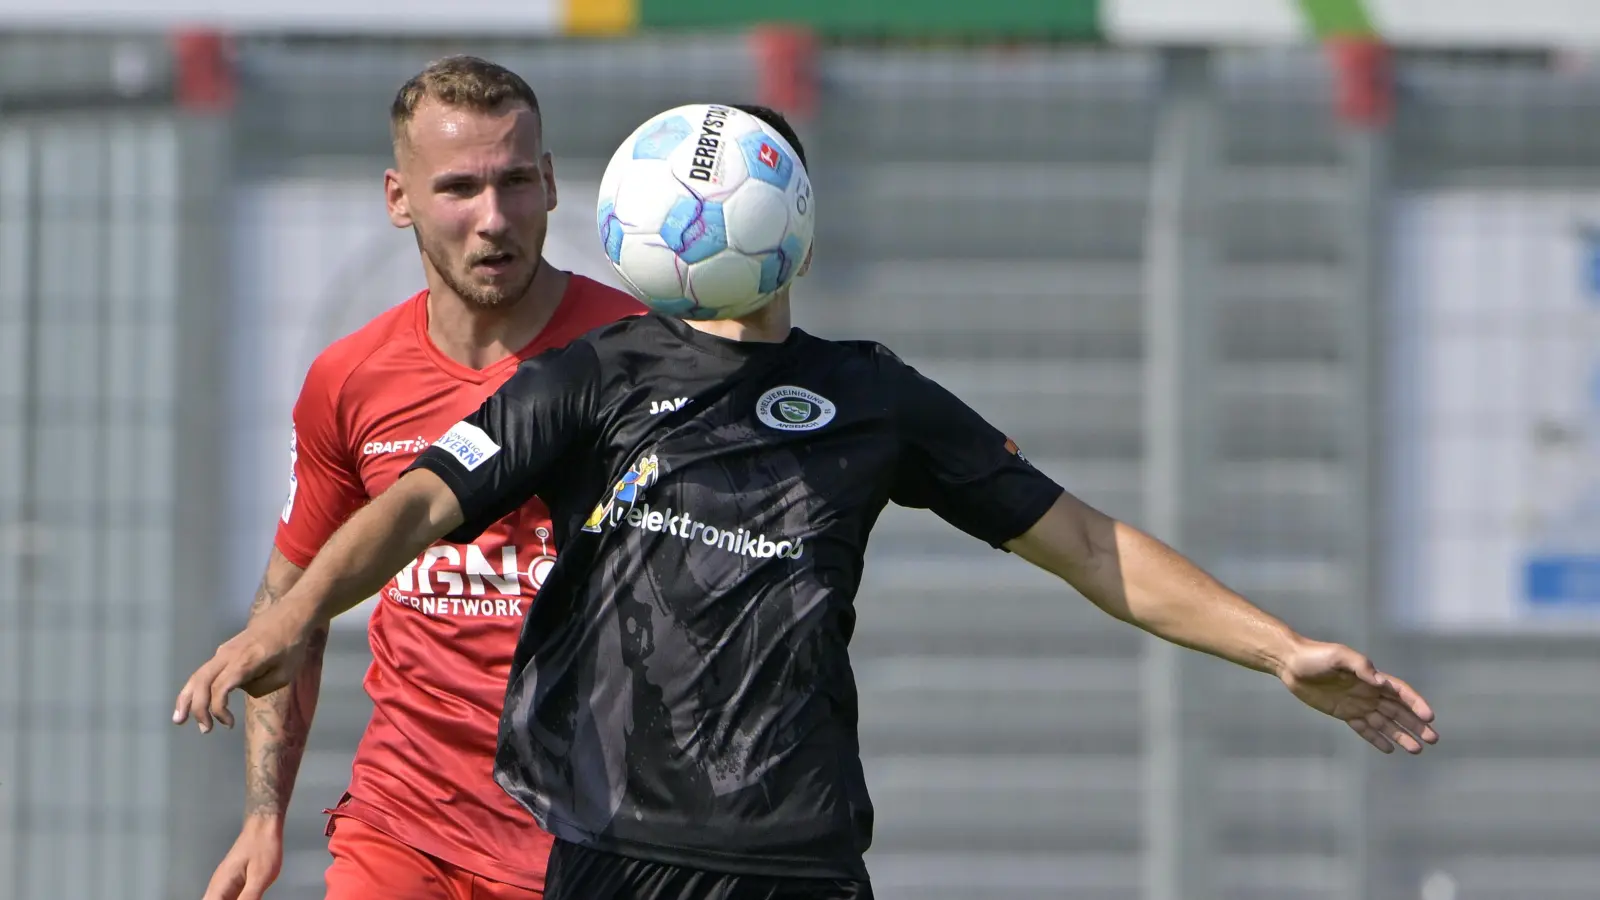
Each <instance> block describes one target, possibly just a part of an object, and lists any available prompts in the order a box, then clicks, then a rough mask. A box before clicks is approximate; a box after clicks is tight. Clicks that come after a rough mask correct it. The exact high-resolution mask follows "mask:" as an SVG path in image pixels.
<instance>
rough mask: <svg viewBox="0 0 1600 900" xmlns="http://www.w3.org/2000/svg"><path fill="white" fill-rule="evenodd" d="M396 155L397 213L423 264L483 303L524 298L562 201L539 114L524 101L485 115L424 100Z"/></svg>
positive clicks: (393, 197)
mask: <svg viewBox="0 0 1600 900" xmlns="http://www.w3.org/2000/svg"><path fill="white" fill-rule="evenodd" d="M395 156H396V159H395V164H396V168H395V169H391V170H389V171H388V172H386V173H385V176H384V183H385V184H384V186H385V192H386V194H387V195H388V200H389V219H390V221H392V222H393V223H394V224H395V225H396V227H400V228H406V227H409V228H411V229H413V231H414V232H415V233H416V236H417V246H418V247H419V248H421V250H422V255H423V264H424V265H425V266H428V267H429V268H431V269H433V270H434V271H436V272H437V273H438V275H439V277H440V278H441V279H443V281H444V283H445V284H446V285H447V286H449V288H450V289H451V290H453V291H455V292H456V294H458V295H459V296H460V297H461V298H462V299H463V300H465V301H466V302H468V303H470V304H472V305H474V306H478V307H480V308H484V309H493V308H496V307H503V306H506V305H509V304H511V303H515V302H516V301H518V300H520V299H521V298H522V297H523V295H525V294H526V293H527V292H528V288H529V286H530V285H531V284H532V283H533V277H534V274H535V273H536V272H537V271H538V268H539V257H540V254H541V253H543V252H544V239H545V233H546V232H547V230H548V229H549V224H550V211H551V210H553V209H555V207H556V185H555V175H554V172H553V170H552V167H551V164H550V156H549V155H548V154H546V153H545V152H544V148H543V144H542V140H541V134H540V123H539V117H538V116H537V115H536V114H535V113H534V112H533V111H532V110H531V109H529V108H528V107H527V106H526V105H525V104H522V103H506V104H504V105H502V106H501V107H500V108H499V109H496V110H494V111H493V112H475V111H472V110H467V109H459V108H455V107H449V106H445V105H443V104H440V103H438V102H435V101H433V100H424V101H423V102H422V104H421V105H420V106H418V107H417V110H416V113H415V114H414V115H413V117H412V119H411V122H410V123H409V124H407V126H406V131H405V136H404V138H403V139H402V140H400V141H399V142H398V143H397V146H396V150H395Z"/></svg>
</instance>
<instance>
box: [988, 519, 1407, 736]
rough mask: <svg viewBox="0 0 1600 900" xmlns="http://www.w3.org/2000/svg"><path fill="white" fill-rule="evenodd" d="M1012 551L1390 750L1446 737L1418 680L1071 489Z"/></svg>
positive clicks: (1120, 613) (1104, 605)
mask: <svg viewBox="0 0 1600 900" xmlns="http://www.w3.org/2000/svg"><path fill="white" fill-rule="evenodd" d="M1005 546H1006V549H1008V550H1011V551H1012V552H1014V553H1016V554H1017V555H1018V556H1021V557H1022V558H1023V559H1026V560H1027V561H1029V562H1031V563H1033V564H1034V565H1036V566H1038V567H1040V568H1041V569H1044V570H1046V571H1048V572H1051V573H1053V574H1055V575H1056V576H1058V577H1060V578H1061V579H1062V580H1064V581H1066V582H1067V583H1068V584H1070V585H1072V586H1073V587H1074V588H1076V589H1077V590H1078V591H1079V592H1080V593H1082V594H1083V595H1084V596H1085V597H1087V598H1089V600H1090V601H1091V602H1093V603H1094V604H1095V605H1096V606H1098V607H1100V608H1101V609H1103V610H1105V611H1106V612H1107V613H1109V614H1110V615H1112V616H1115V617H1116V618H1118V619H1121V620H1122V621H1124V622H1128V623H1130V624H1132V625H1137V626H1138V627H1140V628H1142V629H1144V630H1145V631H1148V632H1150V633H1151V634H1153V635H1155V636H1157V637H1159V638H1163V639H1165V640H1168V641H1171V642H1173V643H1175V644H1179V645H1182V646H1184V647H1188V648H1190V649H1193V650H1199V651H1202V652H1204V653H1209V654H1211V655H1213V656H1217V657H1220V658H1222V659H1225V660H1228V661H1229V662H1233V663H1236V664H1238V665H1241V666H1245V667H1248V668H1251V669H1255V670H1256V671H1259V672H1266V673H1269V674H1272V675H1275V676H1277V677H1278V678H1279V679H1280V680H1282V681H1283V683H1284V684H1285V685H1286V686H1287V687H1288V688H1289V689H1290V690H1291V691H1292V692H1293V693H1294V694H1295V696H1296V697H1299V698H1300V700H1301V701H1302V702H1304V703H1306V704H1307V705H1308V706H1311V707H1312V708H1314V709H1317V710H1319V711H1320V712H1323V713H1326V714H1328V715H1331V716H1334V717H1335V718H1338V719H1341V720H1343V721H1344V722H1346V723H1347V724H1348V725H1349V726H1350V727H1351V728H1352V729H1354V730H1355V732H1356V733H1357V734H1360V735H1361V736H1362V737H1363V738H1365V739H1366V740H1367V741H1368V742H1370V743H1371V744H1372V745H1373V746H1375V747H1377V748H1378V749H1379V750H1382V751H1384V752H1385V753H1388V752H1391V751H1393V749H1394V745H1396V744H1398V745H1399V746H1400V747H1401V748H1403V749H1404V750H1406V751H1407V752H1409V753H1421V752H1422V749H1423V743H1429V744H1431V743H1434V742H1436V741H1437V740H1438V739H1439V736H1438V734H1437V733H1436V732H1435V731H1434V729H1433V727H1432V726H1431V725H1430V724H1429V723H1430V722H1432V721H1433V711H1432V709H1430V708H1429V707H1428V704H1427V702H1426V701H1424V700H1423V699H1422V697H1420V696H1419V695H1418V694H1417V693H1416V691H1414V690H1412V689H1411V687H1410V686H1409V685H1407V684H1406V683H1405V682H1403V681H1401V680H1400V679H1398V678H1395V677H1393V676H1391V675H1388V674H1385V673H1382V672H1379V671H1378V670H1377V669H1376V668H1375V667H1374V666H1373V664H1372V662H1371V661H1370V660H1368V659H1367V658H1366V657H1365V656H1363V655H1361V654H1360V653H1357V652H1356V651H1354V650H1352V649H1350V648H1349V647H1344V646H1341V645H1339V644H1328V643H1322V642H1319V641H1312V640H1309V639H1307V638H1305V637H1302V636H1301V635H1299V634H1296V633H1295V632H1294V630H1293V629H1291V628H1290V627H1289V626H1288V625H1286V624H1284V623H1283V622H1282V621H1280V620H1278V619H1277V618H1275V617H1273V616H1271V615H1269V614H1268V613H1266V612H1265V611H1263V610H1261V609H1259V608H1257V607H1255V606H1254V605H1252V604H1251V603H1250V602H1249V601H1247V600H1245V599H1244V598H1243V597H1241V596H1239V595H1238V594H1236V593H1234V592H1233V591H1231V590H1229V589H1228V588H1227V587H1225V586H1223V585H1222V584H1221V583H1219V582H1218V581H1217V580H1216V579H1215V578H1213V577H1211V576H1210V575H1208V574H1206V573H1205V572H1204V571H1202V570H1201V569H1200V568H1199V567H1198V566H1196V565H1195V564H1194V563H1192V562H1190V561H1189V560H1187V559H1185V558H1184V557H1183V556H1182V555H1181V554H1179V553H1177V552H1176V551H1175V550H1173V549H1172V548H1171V547H1168V546H1167V545H1165V544H1163V543H1162V542H1160V541H1158V540H1156V539H1155V538H1153V537H1151V536H1150V535H1148V534H1145V533H1144V532H1141V531H1139V530H1138V529H1136V528H1134V527H1132V526H1130V525H1128V524H1126V523H1123V522H1119V521H1117V520H1115V519H1112V518H1111V517H1109V516H1106V515H1105V514H1103V513H1101V512H1099V511H1098V510H1095V509H1094V508H1092V507H1090V506H1089V505H1087V504H1085V503H1083V502H1082V501H1081V500H1078V499H1077V498H1076V497H1073V496H1072V495H1071V494H1062V495H1061V497H1060V498H1059V499H1058V500H1057V501H1056V502H1055V504H1054V505H1053V506H1052V507H1051V508H1050V510H1049V511H1048V512H1046V513H1045V515H1044V517H1043V518H1042V519H1040V520H1039V522H1038V523H1037V524H1036V525H1034V526H1033V527H1032V528H1030V529H1029V530H1028V531H1027V532H1025V533H1024V534H1023V535H1022V536H1021V537H1018V538H1016V539H1015V540H1012V541H1010V542H1008V543H1007V544H1006V545H1005Z"/></svg>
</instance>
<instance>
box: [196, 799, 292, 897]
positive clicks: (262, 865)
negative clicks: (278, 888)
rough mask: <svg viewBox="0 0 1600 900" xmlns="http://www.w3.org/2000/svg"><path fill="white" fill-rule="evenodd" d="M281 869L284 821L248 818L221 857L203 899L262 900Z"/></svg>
mask: <svg viewBox="0 0 1600 900" xmlns="http://www.w3.org/2000/svg"><path fill="white" fill-rule="evenodd" d="M282 868H283V822H282V821H281V820H279V819H277V818H272V819H250V820H248V821H247V822H245V826H244V828H243V829H241V830H240V831H239V839H238V840H236V841H234V842H233V849H231V850H229V851H228V855H227V856H224V857H223V858H222V862H221V863H220V864H219V865H218V866H217V871H216V872H214V873H212V875H211V883H210V884H208V885H206V895H205V897H204V898H202V900H261V898H262V897H264V896H266V893H267V888H269V887H271V886H272V882H274V881H276V880H277V878H278V872H279V871H280V870H281V869H282Z"/></svg>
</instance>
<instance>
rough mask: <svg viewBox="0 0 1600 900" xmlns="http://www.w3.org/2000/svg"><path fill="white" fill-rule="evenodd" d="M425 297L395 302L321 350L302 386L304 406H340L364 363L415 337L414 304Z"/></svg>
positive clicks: (331, 407) (307, 372)
mask: <svg viewBox="0 0 1600 900" xmlns="http://www.w3.org/2000/svg"><path fill="white" fill-rule="evenodd" d="M422 298H423V295H422V294H420V293H419V294H416V295H414V296H412V297H411V298H409V299H407V300H405V301H403V302H401V303H398V304H395V305H394V306H393V307H390V308H389V309H388V310H385V311H384V312H383V313H381V314H380V315H378V316H377V317H375V318H373V319H372V320H371V321H370V322H368V323H367V324H365V325H363V326H361V327H360V328H359V329H357V330H355V331H353V332H351V333H350V334H347V335H345V336H344V337H342V338H339V339H338V340H336V341H334V342H333V343H331V344H329V345H328V346H327V347H325V348H324V349H323V350H322V352H320V353H318V354H317V356H316V358H315V359H313V360H312V361H311V367H310V368H309V369H307V370H306V377H305V383H304V385H303V386H302V387H301V389H300V404H301V405H302V407H310V408H313V409H315V408H318V407H321V408H322V409H325V410H328V411H329V412H331V411H333V410H334V409H336V408H337V407H338V406H339V402H340V400H341V398H342V397H343V395H344V394H345V392H346V390H347V387H348V385H349V384H350V383H351V381H352V376H353V375H355V374H356V373H357V372H358V371H360V370H361V368H362V367H363V366H365V365H366V364H367V363H368V362H369V361H370V360H372V359H373V358H375V357H377V356H379V355H381V353H382V352H383V351H385V350H388V349H390V348H392V347H394V345H395V342H396V341H398V340H403V339H406V338H407V337H408V336H410V337H411V338H413V339H414V337H415V335H414V333H413V332H414V328H413V321H414V316H415V314H416V309H415V307H416V304H418V303H421V302H424V301H423V299H422Z"/></svg>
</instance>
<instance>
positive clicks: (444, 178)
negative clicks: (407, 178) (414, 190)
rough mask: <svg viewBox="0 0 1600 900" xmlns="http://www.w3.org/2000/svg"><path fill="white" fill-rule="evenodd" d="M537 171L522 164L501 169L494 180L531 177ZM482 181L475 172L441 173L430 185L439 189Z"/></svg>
mask: <svg viewBox="0 0 1600 900" xmlns="http://www.w3.org/2000/svg"><path fill="white" fill-rule="evenodd" d="M538 171H539V167H538V166H537V165H533V164H531V163H529V164H524V165H516V166H510V167H508V168H505V169H502V170H500V171H498V172H496V173H494V177H495V178H496V179H498V178H504V177H506V176H508V175H532V174H535V173H537V172H538ZM483 180H484V178H483V176H482V175H480V174H478V173H475V172H443V173H441V174H439V175H435V176H434V177H433V179H432V181H431V182H430V183H431V184H432V185H433V186H434V187H435V188H440V187H444V186H445V185H449V184H458V183H461V182H469V183H470V182H478V181H483Z"/></svg>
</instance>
